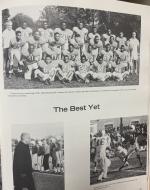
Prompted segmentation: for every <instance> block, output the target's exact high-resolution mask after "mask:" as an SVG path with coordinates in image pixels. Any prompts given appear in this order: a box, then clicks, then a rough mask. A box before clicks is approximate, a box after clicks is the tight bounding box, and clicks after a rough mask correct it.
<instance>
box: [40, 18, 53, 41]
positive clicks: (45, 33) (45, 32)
mask: <svg viewBox="0 0 150 190" xmlns="http://www.w3.org/2000/svg"><path fill="white" fill-rule="evenodd" d="M38 31H39V32H40V34H41V36H42V37H43V38H45V40H46V42H48V40H50V39H53V38H54V31H53V30H52V29H51V28H49V27H48V23H47V22H44V23H43V28H39V29H38Z"/></svg>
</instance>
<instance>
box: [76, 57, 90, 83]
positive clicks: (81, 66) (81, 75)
mask: <svg viewBox="0 0 150 190" xmlns="http://www.w3.org/2000/svg"><path fill="white" fill-rule="evenodd" d="M76 66H77V71H76V72H75V76H76V78H77V80H78V81H81V80H82V81H84V82H85V83H89V82H90V80H89V77H90V76H91V71H90V63H89V62H88V61H87V59H86V56H85V55H82V56H81V62H78V63H77V65H76Z"/></svg>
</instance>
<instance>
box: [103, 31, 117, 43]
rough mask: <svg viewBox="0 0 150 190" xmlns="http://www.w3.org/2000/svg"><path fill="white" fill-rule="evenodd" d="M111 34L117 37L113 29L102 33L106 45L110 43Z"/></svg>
mask: <svg viewBox="0 0 150 190" xmlns="http://www.w3.org/2000/svg"><path fill="white" fill-rule="evenodd" d="M110 36H113V37H114V39H115V38H116V36H115V35H114V34H113V33H112V31H111V29H108V30H107V32H106V33H105V34H103V35H102V37H103V41H104V45H106V44H108V43H109V40H110Z"/></svg>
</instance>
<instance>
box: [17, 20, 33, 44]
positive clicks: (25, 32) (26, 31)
mask: <svg viewBox="0 0 150 190" xmlns="http://www.w3.org/2000/svg"><path fill="white" fill-rule="evenodd" d="M16 31H20V32H21V39H22V40H23V41H25V42H27V40H28V38H29V37H30V36H31V35H32V32H33V31H32V29H31V28H30V27H28V26H27V23H26V22H23V25H22V27H18V28H17V29H16Z"/></svg>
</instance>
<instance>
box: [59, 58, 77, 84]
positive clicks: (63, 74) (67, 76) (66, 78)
mask: <svg viewBox="0 0 150 190" xmlns="http://www.w3.org/2000/svg"><path fill="white" fill-rule="evenodd" d="M59 67H60V69H59V70H58V72H57V76H58V78H59V80H60V81H62V82H64V83H65V82H71V81H72V79H73V75H74V71H75V64H74V62H73V61H71V60H70V59H69V55H64V56H63V60H62V61H60V62H59Z"/></svg>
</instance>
